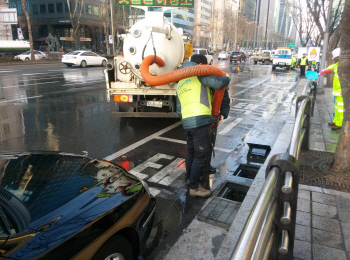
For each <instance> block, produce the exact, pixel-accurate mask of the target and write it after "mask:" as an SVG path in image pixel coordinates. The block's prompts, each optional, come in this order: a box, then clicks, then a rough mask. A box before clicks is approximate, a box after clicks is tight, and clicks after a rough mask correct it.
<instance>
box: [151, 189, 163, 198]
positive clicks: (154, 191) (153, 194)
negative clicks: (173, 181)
mask: <svg viewBox="0 0 350 260" xmlns="http://www.w3.org/2000/svg"><path fill="white" fill-rule="evenodd" d="M149 192H150V193H151V195H152V196H153V197H156V196H157V195H158V194H159V193H160V192H161V190H159V189H156V188H152V187H149Z"/></svg>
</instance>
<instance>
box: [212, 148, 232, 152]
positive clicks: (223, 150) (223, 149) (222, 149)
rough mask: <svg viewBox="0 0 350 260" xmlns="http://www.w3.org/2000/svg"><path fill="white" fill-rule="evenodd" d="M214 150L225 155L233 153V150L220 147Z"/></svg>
mask: <svg viewBox="0 0 350 260" xmlns="http://www.w3.org/2000/svg"><path fill="white" fill-rule="evenodd" d="M214 150H216V151H221V152H225V153H231V152H232V150H229V149H225V148H220V147H214Z"/></svg>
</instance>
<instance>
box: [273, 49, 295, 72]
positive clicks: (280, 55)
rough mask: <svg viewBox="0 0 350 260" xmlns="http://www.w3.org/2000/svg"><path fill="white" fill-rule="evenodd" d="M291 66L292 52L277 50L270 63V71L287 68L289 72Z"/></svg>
mask: <svg viewBox="0 0 350 260" xmlns="http://www.w3.org/2000/svg"><path fill="white" fill-rule="evenodd" d="M291 65H292V52H291V51H290V49H277V50H276V51H275V56H274V58H273V61H272V70H275V69H276V68H277V67H281V68H287V70H290V66H291Z"/></svg>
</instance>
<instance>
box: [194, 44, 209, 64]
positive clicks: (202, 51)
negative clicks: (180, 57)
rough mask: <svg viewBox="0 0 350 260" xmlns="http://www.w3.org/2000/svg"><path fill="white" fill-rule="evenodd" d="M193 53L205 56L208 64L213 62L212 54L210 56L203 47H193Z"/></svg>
mask: <svg viewBox="0 0 350 260" xmlns="http://www.w3.org/2000/svg"><path fill="white" fill-rule="evenodd" d="M193 54H202V55H204V56H205V57H207V61H208V64H209V65H212V64H213V56H211V54H210V52H209V51H208V50H207V49H204V48H193Z"/></svg>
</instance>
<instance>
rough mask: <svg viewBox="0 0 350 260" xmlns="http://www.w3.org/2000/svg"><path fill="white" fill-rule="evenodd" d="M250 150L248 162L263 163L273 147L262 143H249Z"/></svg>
mask: <svg viewBox="0 0 350 260" xmlns="http://www.w3.org/2000/svg"><path fill="white" fill-rule="evenodd" d="M247 144H248V146H249V151H248V154H247V161H248V163H251V162H254V163H261V164H263V163H264V162H265V160H266V158H267V156H268V155H269V153H270V151H271V147H270V146H268V145H262V144H253V143H247Z"/></svg>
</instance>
